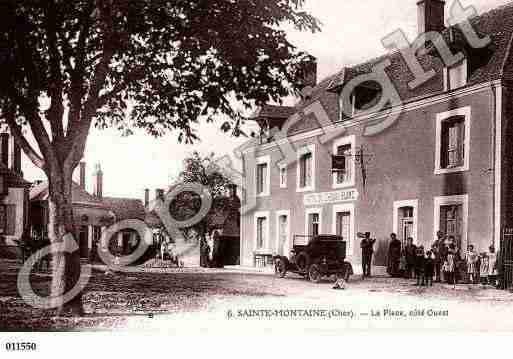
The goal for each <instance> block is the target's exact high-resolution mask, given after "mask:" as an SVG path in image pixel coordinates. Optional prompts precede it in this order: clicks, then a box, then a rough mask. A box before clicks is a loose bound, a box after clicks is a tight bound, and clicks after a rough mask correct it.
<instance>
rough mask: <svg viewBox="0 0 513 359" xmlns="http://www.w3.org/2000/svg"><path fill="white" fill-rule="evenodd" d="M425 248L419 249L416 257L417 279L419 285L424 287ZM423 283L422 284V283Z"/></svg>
mask: <svg viewBox="0 0 513 359" xmlns="http://www.w3.org/2000/svg"><path fill="white" fill-rule="evenodd" d="M424 265H425V258H424V246H420V247H419V248H418V249H417V253H416V256H415V278H416V279H417V285H421V286H424V285H425V284H424ZM421 282H422V283H421Z"/></svg>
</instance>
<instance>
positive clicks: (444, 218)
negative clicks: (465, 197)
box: [440, 204, 463, 248]
mask: <svg viewBox="0 0 513 359" xmlns="http://www.w3.org/2000/svg"><path fill="white" fill-rule="evenodd" d="M440 230H441V231H442V232H443V233H445V235H446V236H447V237H451V236H452V237H454V238H455V240H456V246H457V247H458V248H462V247H461V245H462V241H461V240H462V236H463V232H462V230H463V204H450V205H446V206H440Z"/></svg>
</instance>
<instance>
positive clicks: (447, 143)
mask: <svg viewBox="0 0 513 359" xmlns="http://www.w3.org/2000/svg"><path fill="white" fill-rule="evenodd" d="M441 144H442V153H441V154H440V155H441V165H442V168H454V167H460V166H463V165H464V161H465V119H464V118H463V117H454V118H451V119H448V120H446V121H444V122H443V123H442V141H441Z"/></svg>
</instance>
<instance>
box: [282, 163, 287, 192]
mask: <svg viewBox="0 0 513 359" xmlns="http://www.w3.org/2000/svg"><path fill="white" fill-rule="evenodd" d="M280 188H287V167H286V166H281V167H280Z"/></svg>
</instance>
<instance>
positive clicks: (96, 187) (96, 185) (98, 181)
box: [93, 163, 103, 198]
mask: <svg viewBox="0 0 513 359" xmlns="http://www.w3.org/2000/svg"><path fill="white" fill-rule="evenodd" d="M93 195H94V196H96V197H98V198H102V197H103V172H102V168H101V166H100V164H99V163H97V164H95V165H94V172H93Z"/></svg>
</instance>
